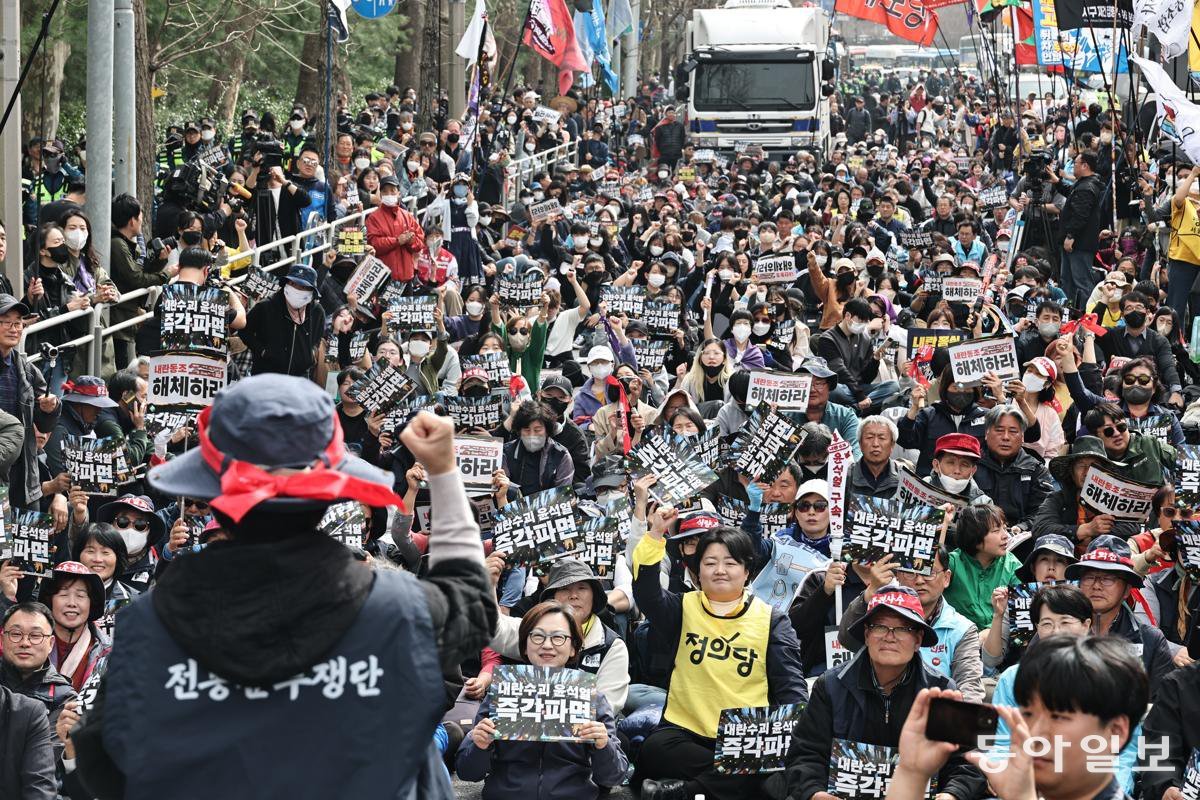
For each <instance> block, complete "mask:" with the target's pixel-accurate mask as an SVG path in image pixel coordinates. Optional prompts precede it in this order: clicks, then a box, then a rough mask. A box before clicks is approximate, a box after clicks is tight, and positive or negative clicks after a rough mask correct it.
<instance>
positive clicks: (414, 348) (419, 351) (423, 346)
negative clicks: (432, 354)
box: [408, 339, 429, 358]
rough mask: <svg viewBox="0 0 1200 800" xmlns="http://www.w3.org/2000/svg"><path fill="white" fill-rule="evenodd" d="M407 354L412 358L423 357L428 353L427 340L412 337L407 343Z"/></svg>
mask: <svg viewBox="0 0 1200 800" xmlns="http://www.w3.org/2000/svg"><path fill="white" fill-rule="evenodd" d="M408 354H409V355H411V356H412V357H414V358H424V357H425V356H427V355H429V342H426V341H424V340H423V339H413V340H412V341H411V342H409V343H408Z"/></svg>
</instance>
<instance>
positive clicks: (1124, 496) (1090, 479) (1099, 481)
mask: <svg viewBox="0 0 1200 800" xmlns="http://www.w3.org/2000/svg"><path fill="white" fill-rule="evenodd" d="M1157 491H1158V487H1157V486H1151V485H1150V484H1147V483H1141V482H1139V481H1135V480H1131V479H1130V478H1124V477H1119V476H1117V475H1114V474H1113V473H1111V472H1106V471H1105V470H1103V469H1101V468H1100V467H1098V466H1091V467H1089V468H1088V471H1087V475H1085V476H1084V478H1083V486H1081V487H1080V488H1079V499H1080V501H1082V502H1083V503H1086V504H1087V506H1088V507H1089V508H1091V509H1092V510H1093V511H1098V512H1100V513H1101V514H1111V515H1112V516H1114V517H1116V518H1118V519H1127V520H1133V521H1136V522H1144V521H1145V520H1146V518H1147V517H1148V516H1149V515H1150V508H1151V506H1152V505H1153V503H1154V494H1155V492H1157Z"/></svg>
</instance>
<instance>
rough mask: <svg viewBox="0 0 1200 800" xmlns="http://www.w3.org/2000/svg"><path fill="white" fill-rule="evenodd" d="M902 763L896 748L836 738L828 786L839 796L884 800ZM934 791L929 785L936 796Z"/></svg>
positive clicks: (928, 792)
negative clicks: (897, 768)
mask: <svg viewBox="0 0 1200 800" xmlns="http://www.w3.org/2000/svg"><path fill="white" fill-rule="evenodd" d="M899 763H900V753H899V751H898V750H896V749H895V748H892V747H885V746H883V745H875V744H863V743H862V742H851V741H849V740H847V739H837V738H835V739H834V740H833V746H832V747H831V748H830V750H829V786H828V790H829V792H830V793H831V794H833V795H835V796H836V797H837V798H838V800H883V798H884V797H886V796H887V792H888V786H889V785H890V784H891V782H892V775H893V774H894V773H895V771H896V765H897V764H899ZM934 792H935V788H933V787H929V788H927V789H926V792H925V795H926V797H932V796H933V794H934Z"/></svg>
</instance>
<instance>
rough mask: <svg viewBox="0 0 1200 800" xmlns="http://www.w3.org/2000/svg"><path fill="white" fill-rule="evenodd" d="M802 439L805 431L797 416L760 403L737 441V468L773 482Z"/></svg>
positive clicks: (753, 476)
mask: <svg viewBox="0 0 1200 800" xmlns="http://www.w3.org/2000/svg"><path fill="white" fill-rule="evenodd" d="M803 441H804V432H803V431H802V430H801V426H800V424H799V423H798V422H797V421H796V420H794V419H791V418H789V417H786V416H784V415H782V414H780V413H779V412H777V411H772V410H771V409H770V408H769V407H768V406H767V405H766V404H761V403H760V404H759V406H758V407H757V408H755V409H754V411H752V412H751V414H750V419H749V421H748V422H747V424H746V426H745V427H744V428H743V429H742V431H741V433H740V434H739V435H738V438H737V439H736V440H735V442H734V447H733V449H734V454H733V455H734V465H733V466H734V469H736V470H737V471H738V472H739V473H740V474H742V475H745V476H747V477H749V478H752V479H754V480H761V481H766V482H767V483H770V482H771V481H773V480H775V478H776V477H777V476H778V475H779V473H780V472H781V471H782V470H783V467H784V465H785V464H787V462H788V461H791V459H792V456H793V455H795V453H796V450H797V449H798V448H799V447H800V443H801V442H803Z"/></svg>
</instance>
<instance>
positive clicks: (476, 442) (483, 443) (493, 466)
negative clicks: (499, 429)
mask: <svg viewBox="0 0 1200 800" xmlns="http://www.w3.org/2000/svg"><path fill="white" fill-rule="evenodd" d="M503 449H504V442H502V441H501V440H499V439H493V438H492V437H490V436H486V437H485V436H455V437H454V462H455V463H456V464H457V465H458V471H459V473H460V474H461V475H462V479H463V486H465V487H466V489H467V492H468V493H472V492H474V493H483V494H488V493H490V492H491V491H492V475H494V474H495V473H496V471H497V470H499V469H500V467H501V465H502V464H503V462H504V454H503Z"/></svg>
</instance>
